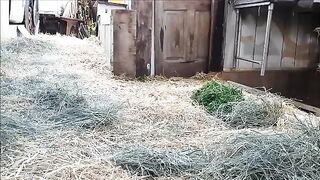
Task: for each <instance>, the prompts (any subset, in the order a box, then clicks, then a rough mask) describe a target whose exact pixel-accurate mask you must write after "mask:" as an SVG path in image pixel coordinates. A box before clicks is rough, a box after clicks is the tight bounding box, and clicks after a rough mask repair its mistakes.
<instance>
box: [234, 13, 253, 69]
mask: <svg viewBox="0 0 320 180" xmlns="http://www.w3.org/2000/svg"><path fill="white" fill-rule="evenodd" d="M240 16H241V30H240V31H241V34H239V36H240V48H239V56H240V57H242V58H245V59H253V58H254V57H253V56H254V45H255V35H256V17H257V8H248V9H242V10H240ZM238 62H239V63H238V67H237V68H241V69H252V66H253V63H251V62H247V61H242V60H238Z"/></svg>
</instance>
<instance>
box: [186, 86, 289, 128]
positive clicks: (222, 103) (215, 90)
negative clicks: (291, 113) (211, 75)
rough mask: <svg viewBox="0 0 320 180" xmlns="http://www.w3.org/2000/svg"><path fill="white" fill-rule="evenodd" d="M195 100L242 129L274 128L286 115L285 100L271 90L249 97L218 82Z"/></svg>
mask: <svg viewBox="0 0 320 180" xmlns="http://www.w3.org/2000/svg"><path fill="white" fill-rule="evenodd" d="M192 99H194V100H195V101H196V102H197V103H199V104H200V105H203V106H204V107H205V108H206V109H207V110H208V111H209V112H210V113H211V114H213V115H215V116H216V117H218V118H220V119H222V120H223V121H224V122H226V123H227V124H228V125H229V126H230V127H234V128H238V129H241V128H252V127H270V126H273V125H276V124H277V122H278V120H279V118H280V117H281V116H282V115H283V108H282V106H283V100H281V99H280V98H278V97H277V96H275V95H271V94H270V93H266V94H265V95H260V96H254V95H250V96H248V95H247V96H245V95H244V94H243V93H242V92H241V91H240V90H238V89H236V88H234V87H232V86H230V85H224V84H222V83H219V82H216V81H211V82H209V83H207V84H206V85H204V86H203V87H202V88H200V89H199V90H197V91H196V92H195V93H194V94H193V96H192Z"/></svg>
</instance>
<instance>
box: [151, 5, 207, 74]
mask: <svg viewBox="0 0 320 180" xmlns="http://www.w3.org/2000/svg"><path fill="white" fill-rule="evenodd" d="M155 3H156V4H155V13H156V14H155V59H156V74H162V75H166V76H192V75H194V74H196V73H197V72H203V71H206V70H207V65H208V57H209V39H210V9H211V0H188V1H186V0H162V1H157V0H156V1H155Z"/></svg>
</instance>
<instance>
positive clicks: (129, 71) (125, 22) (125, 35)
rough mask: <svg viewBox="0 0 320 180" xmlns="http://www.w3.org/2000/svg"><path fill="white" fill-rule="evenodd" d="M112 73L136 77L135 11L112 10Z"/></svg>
mask: <svg viewBox="0 0 320 180" xmlns="http://www.w3.org/2000/svg"><path fill="white" fill-rule="evenodd" d="M112 21H113V22H112V24H113V73H114V74H115V75H122V74H124V75H126V76H129V77H136V12H135V11H131V10H112Z"/></svg>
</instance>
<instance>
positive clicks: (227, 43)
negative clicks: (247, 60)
mask: <svg viewBox="0 0 320 180" xmlns="http://www.w3.org/2000/svg"><path fill="white" fill-rule="evenodd" d="M235 23H236V12H235V10H234V8H233V6H232V5H230V4H229V3H228V1H225V20H224V24H225V30H224V31H225V32H224V37H225V38H224V47H223V51H224V52H223V60H224V61H223V69H230V68H233V57H234V53H233V52H234V39H235Z"/></svg>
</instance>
